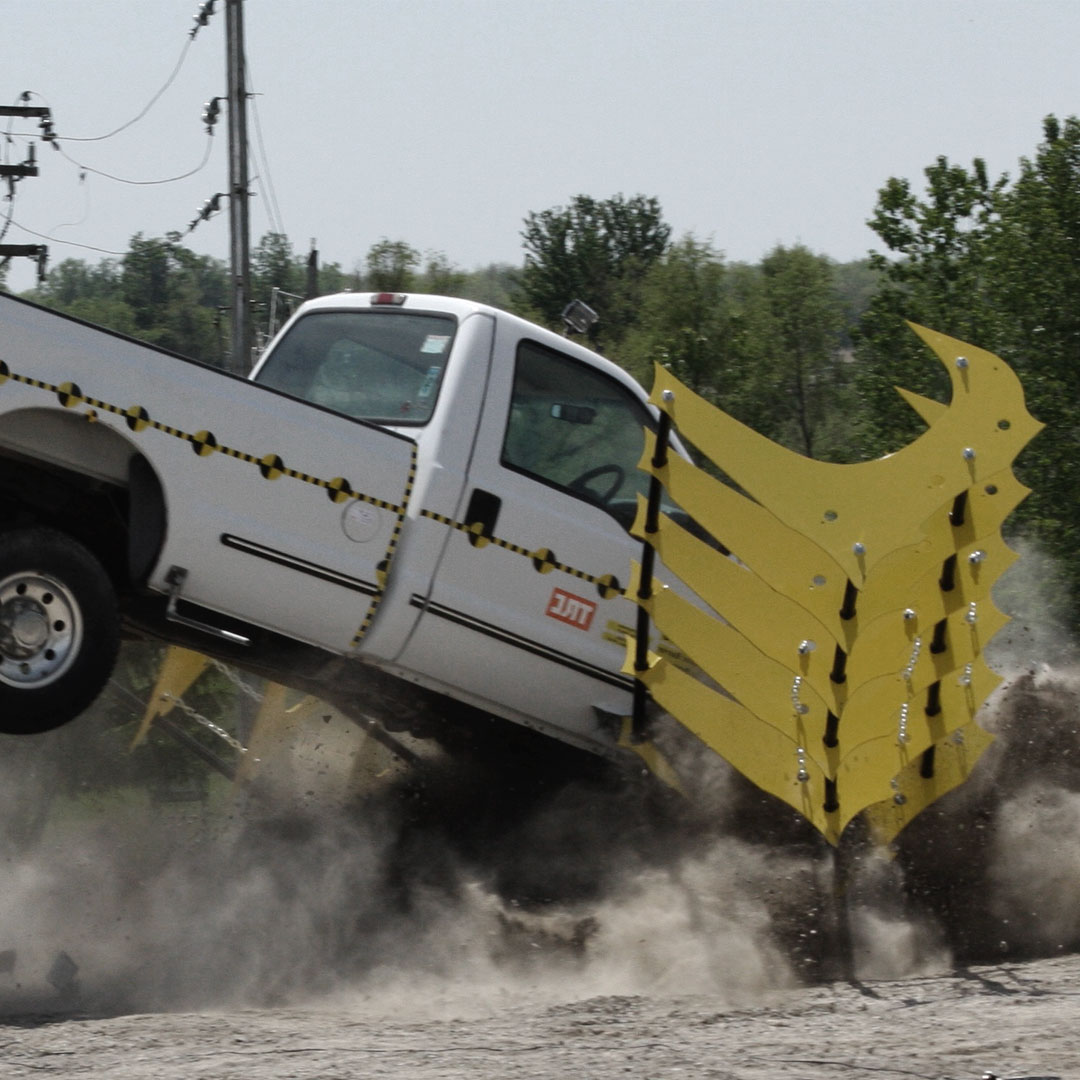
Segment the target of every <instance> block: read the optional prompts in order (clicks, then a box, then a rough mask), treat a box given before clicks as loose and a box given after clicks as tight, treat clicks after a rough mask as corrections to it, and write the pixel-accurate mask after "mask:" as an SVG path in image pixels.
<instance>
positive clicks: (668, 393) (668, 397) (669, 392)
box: [660, 390, 675, 404]
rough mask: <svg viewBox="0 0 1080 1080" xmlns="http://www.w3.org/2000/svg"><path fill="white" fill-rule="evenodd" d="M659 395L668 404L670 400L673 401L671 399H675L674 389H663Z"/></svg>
mask: <svg viewBox="0 0 1080 1080" xmlns="http://www.w3.org/2000/svg"><path fill="white" fill-rule="evenodd" d="M660 397H661V398H662V399H663V400H664V401H666V402H667V403H668V404H670V403H671V402H673V401H674V400H675V391H674V390H665V391H664V392H663V393H662V394H661V395H660Z"/></svg>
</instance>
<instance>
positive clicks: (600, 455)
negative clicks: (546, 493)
mask: <svg viewBox="0 0 1080 1080" xmlns="http://www.w3.org/2000/svg"><path fill="white" fill-rule="evenodd" d="M646 427H652V428H655V424H654V422H653V420H652V417H651V416H650V415H649V413H648V410H647V409H646V408H645V407H644V405H643V404H642V403H641V402H640V401H638V400H637V398H635V397H634V396H633V394H631V393H630V392H629V390H627V389H626V388H625V387H624V386H623V385H622V384H621V383H619V382H616V381H615V380H614V379H611V378H609V377H608V376H607V375H605V374H604V373H603V372H601V371H597V370H596V369H594V368H591V367H589V366H588V365H587V364H583V363H580V362H579V361H577V360H573V359H571V358H570V357H568V356H564V355H562V354H560V353H557V352H555V351H553V350H551V349H548V348H545V347H543V346H541V345H537V344H536V343H534V342H531V341H523V342H521V344H520V345H519V346H518V352H517V361H516V364H515V368H514V390H513V397H512V399H511V404H510V416H509V419H508V421H507V425H506V436H505V438H504V440H503V449H502V459H501V460H502V464H503V465H504V466H505V467H506V468H508V469H513V470H514V471H515V472H520V473H524V474H525V475H527V476H531V477H533V478H534V479H536V480H539V481H541V482H542V483H545V484H548V485H550V486H552V487H556V488H558V489H559V490H561V491H565V492H567V493H569V494H571V495H574V496H575V497H577V498H579V499H583V500H585V501H586V502H590V503H593V504H595V505H596V506H599V507H602V508H603V509H604V510H606V511H607V512H608V513H610V514H611V515H612V516H613V517H615V518H616V519H617V520H618V521H619V522H620V523H621V524H622V525H623V526H624V527H626V528H629V526H630V525H631V523H632V522H633V519H634V515H635V513H636V510H637V494H638V493H639V492H641V493H643V494H644V493H646V492H647V491H648V483H649V477H648V475H647V474H646V473H644V472H641V471H640V470H639V469H638V467H637V464H638V461H639V460H640V459H641V454H642V450H643V448H644V428H646Z"/></svg>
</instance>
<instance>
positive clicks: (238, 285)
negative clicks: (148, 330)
mask: <svg viewBox="0 0 1080 1080" xmlns="http://www.w3.org/2000/svg"><path fill="white" fill-rule="evenodd" d="M225 51H226V54H227V63H228V86H229V196H230V197H229V262H230V266H231V270H232V279H233V300H232V316H233V317H232V349H231V351H230V353H229V371H231V372H233V373H234V374H237V375H246V374H247V373H248V371H249V370H250V369H251V270H250V266H251V262H250V252H251V232H250V226H249V223H248V218H249V215H248V198H249V193H248V162H247V71H246V70H245V63H244V14H243V0H225Z"/></svg>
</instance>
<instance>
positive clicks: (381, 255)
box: [364, 236, 420, 292]
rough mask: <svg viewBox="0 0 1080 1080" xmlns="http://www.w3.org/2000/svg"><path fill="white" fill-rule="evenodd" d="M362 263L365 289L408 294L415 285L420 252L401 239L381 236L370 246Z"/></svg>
mask: <svg viewBox="0 0 1080 1080" xmlns="http://www.w3.org/2000/svg"><path fill="white" fill-rule="evenodd" d="M364 261H365V264H366V266H367V273H366V274H365V276H364V284H365V287H366V288H368V289H371V290H373V291H375V292H409V291H411V290H412V289H413V287H414V285H415V282H416V270H417V268H418V267H419V266H420V252H419V251H417V250H416V248H414V247H410V246H409V245H408V244H407V243H405V241H404V240H388V239H386V237H385V236H384V237H383V238H382V239H381V240H380V241H379V242H378V243H377V244H372V245H371V247H370V249H369V250H368V253H367V256H366V257H365V260H364Z"/></svg>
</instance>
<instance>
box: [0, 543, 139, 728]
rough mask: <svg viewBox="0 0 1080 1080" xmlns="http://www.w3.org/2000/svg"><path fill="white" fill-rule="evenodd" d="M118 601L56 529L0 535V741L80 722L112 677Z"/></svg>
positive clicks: (87, 558)
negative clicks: (70, 722) (81, 714)
mask: <svg viewBox="0 0 1080 1080" xmlns="http://www.w3.org/2000/svg"><path fill="white" fill-rule="evenodd" d="M119 646H120V625H119V618H118V616H117V610H116V593H115V591H114V589H113V586H112V582H111V581H110V580H109V577H108V575H107V574H106V573H105V570H104V569H103V567H102V565H101V563H100V562H98V560H97V559H96V558H95V557H94V556H93V555H92V554H91V553H90V552H89V551H88V550H87V549H86V548H85V547H83V545H82V544H80V543H78V542H77V541H75V540H73V539H71V537H69V536H66V535H65V534H64V533H61V532H57V531H56V530H55V529H19V530H16V531H13V532H7V533H0V733H3V734H5V735H36V734H39V733H40V732H43V731H51V730H52V729H53V728H57V727H60V726H61V725H62V724H66V723H67V722H68V721H69V720H74V719H75V717H76V716H78V715H79V714H80V713H81V712H82V711H83V710H84V709H85V708H86V707H87V706H88V705H89V704H90V703H91V702H92V701H93V700H94V699H95V698H96V697H97V696H98V694H99V693H100V692H101V689H102V687H104V685H105V683H106V682H107V681H108V679H109V676H110V675H112V671H113V667H114V666H115V664H116V656H117V652H118V650H119Z"/></svg>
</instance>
